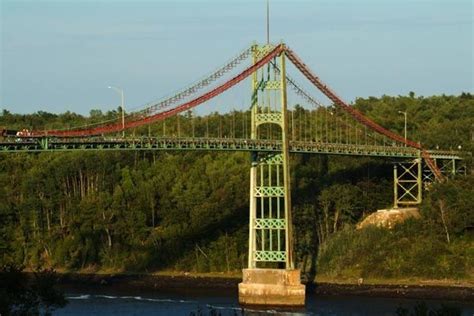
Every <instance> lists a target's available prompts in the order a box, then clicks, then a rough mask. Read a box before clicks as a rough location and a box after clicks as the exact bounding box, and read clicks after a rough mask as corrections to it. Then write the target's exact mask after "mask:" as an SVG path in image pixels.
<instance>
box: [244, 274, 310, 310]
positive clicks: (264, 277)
mask: <svg viewBox="0 0 474 316" xmlns="http://www.w3.org/2000/svg"><path fill="white" fill-rule="evenodd" d="M239 303H240V304H242V305H273V306H304V303H305V286H304V285H303V284H301V280H300V270H283V269H243V270H242V283H239Z"/></svg>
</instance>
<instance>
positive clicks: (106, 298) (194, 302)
mask: <svg viewBox="0 0 474 316" xmlns="http://www.w3.org/2000/svg"><path fill="white" fill-rule="evenodd" d="M66 296H67V298H68V300H69V304H68V305H67V306H66V307H65V308H62V309H58V310H56V311H55V312H54V313H53V314H54V315H101V316H106V315H193V313H194V315H244V314H245V315H266V314H277V315H321V316H324V315H328V316H329V315H331V316H340V315H351V316H352V315H353V316H356V315H357V316H363V315H367V316H369V315H374V316H375V315H377V316H380V315H387V316H388V315H397V313H396V311H397V308H399V307H403V308H408V309H409V310H410V312H412V311H413V308H414V306H415V305H418V306H419V304H420V301H419V300H409V299H401V298H374V297H355V296H353V297H350V296H349V297H347V296H344V297H341V296H316V295H315V294H311V293H309V294H307V300H306V306H305V308H302V309H290V310H282V309H276V308H264V309H244V310H242V309H241V307H240V306H239V304H238V300H237V293H236V291H235V290H232V289H219V290H202V289H200V290H192V289H182V290H179V289H174V290H171V291H166V292H164V291H158V292H157V291H154V292H150V291H148V292H146V291H137V290H133V289H132V290H125V289H121V290H119V291H117V290H104V289H100V290H91V289H90V288H89V289H87V291H84V290H78V289H75V290H71V289H67V291H66ZM423 302H424V304H426V305H427V306H428V308H430V309H435V310H439V309H440V308H441V306H442V304H444V305H449V306H453V307H455V308H457V309H458V310H459V311H460V315H466V316H468V315H469V316H472V315H474V303H470V302H457V301H447V302H441V301H434V300H424V301H423Z"/></svg>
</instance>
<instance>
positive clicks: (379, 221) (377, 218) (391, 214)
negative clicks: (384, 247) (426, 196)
mask: <svg viewBox="0 0 474 316" xmlns="http://www.w3.org/2000/svg"><path fill="white" fill-rule="evenodd" d="M420 217H421V215H420V212H419V211H418V209H417V208H416V207H409V208H393V209H388V210H378V211H377V212H375V213H372V214H370V215H369V216H367V217H366V218H365V219H364V220H363V221H362V222H360V223H359V224H357V226H356V227H357V229H361V228H364V227H367V226H368V225H375V226H378V227H385V228H388V229H392V228H393V227H394V226H395V225H396V224H398V223H403V222H404V221H405V220H407V219H408V218H420Z"/></svg>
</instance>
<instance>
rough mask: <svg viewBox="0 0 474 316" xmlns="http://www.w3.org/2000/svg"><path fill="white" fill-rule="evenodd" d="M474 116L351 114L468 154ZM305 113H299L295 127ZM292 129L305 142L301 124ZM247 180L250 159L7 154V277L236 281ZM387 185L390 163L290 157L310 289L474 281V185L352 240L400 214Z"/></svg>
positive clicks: (96, 115) (37, 116) (185, 120)
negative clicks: (229, 274) (223, 277)
mask: <svg viewBox="0 0 474 316" xmlns="http://www.w3.org/2000/svg"><path fill="white" fill-rule="evenodd" d="M473 102H474V99H473V96H472V95H471V94H462V95H460V96H433V97H429V98H424V97H416V96H415V95H414V94H410V95H409V96H399V97H389V96H383V97H381V98H373V97H370V98H367V99H357V101H356V102H355V107H356V108H358V109H359V110H361V111H362V112H364V113H366V114H368V115H369V116H370V117H371V118H372V119H374V120H375V121H377V122H378V123H380V124H381V125H383V126H384V127H386V128H389V129H391V130H393V131H396V132H399V133H402V132H403V116H402V115H400V114H398V111H408V113H409V122H408V123H409V124H408V126H409V129H408V132H409V138H412V139H414V140H419V139H423V141H424V143H425V144H427V145H429V146H430V147H435V146H437V145H438V146H440V147H441V148H446V149H449V148H453V149H454V148H457V147H458V146H459V145H461V146H462V148H463V149H465V150H467V151H469V150H470V151H472V149H473V147H472V139H473V138H472V137H473V134H472V126H473V123H474V121H473V119H474V113H473V109H474V104H473ZM306 112H308V111H307V110H305V109H303V108H302V107H297V108H296V109H295V117H305V115H306V114H307V113H306ZM315 113H316V114H317V111H316V112H315ZM119 114H120V113H119V111H111V112H107V113H102V112H101V111H100V110H92V111H91V112H90V117H83V116H81V115H77V114H74V113H70V112H66V113H64V114H59V115H57V114H51V113H46V112H38V113H34V114H30V115H17V114H12V113H10V112H8V111H4V112H3V115H2V116H1V117H0V126H7V127H8V128H30V129H31V128H34V129H42V128H67V127H71V126H78V125H84V124H93V123H95V122H101V121H106V120H114V119H116V118H117V117H118V116H119ZM244 118H249V113H248V112H232V113H227V114H223V115H220V114H218V113H212V114H210V115H208V116H203V117H195V118H194V121H193V124H191V119H192V115H191V113H186V114H184V115H181V116H179V118H178V117H173V118H170V119H167V120H166V122H158V123H155V124H152V125H151V126H150V127H149V128H148V127H140V128H137V129H136V130H133V131H132V133H133V134H134V135H147V134H148V133H150V134H151V135H160V136H161V135H163V134H164V135H167V136H171V135H176V136H177V135H178V134H181V135H192V133H193V131H194V132H195V133H196V135H208V136H209V137H219V136H220V137H223V136H225V135H232V134H234V135H235V134H237V135H248V132H249V131H248V126H247V125H245V124H240V123H238V124H234V123H235V122H244V120H243V119H244ZM178 126H181V129H178ZM191 127H193V130H192V129H191ZM231 127H233V128H234V129H231ZM295 127H296V130H295V133H296V134H297V135H299V134H301V133H302V129H301V127H302V124H301V121H300V122H299V123H298V121H297V122H296V123H295ZM272 132H274V131H271V130H270V129H269V130H267V129H264V130H262V133H263V134H265V133H272ZM300 136H302V137H301V138H302V139H305V138H309V137H310V136H311V135H300ZM229 137H230V136H229ZM466 161H468V163H470V161H471V158H470V157H469V156H467V159H466ZM248 167H249V157H248V154H245V153H232V154H228V153H227V154H224V153H220V154H215V153H196V152H189V153H169V152H164V153H163V152H160V153H158V152H94V153H93V152H65V153H41V154H8V155H7V154H1V156H0V201H1V203H0V264H17V265H25V266H27V267H28V268H31V269H35V268H41V267H56V268H61V269H64V270H72V271H76V270H80V269H88V270H89V271H94V270H100V269H102V270H106V271H154V270H163V269H169V270H182V271H195V272H209V271H211V272H217V271H234V270H238V269H241V268H243V267H245V266H246V263H247V258H246V257H247V244H248V241H247V238H248V183H249V179H248V174H249V173H248ZM468 170H469V166H468ZM392 176H393V175H392V165H391V162H390V161H386V160H378V159H375V158H368V157H366V158H362V157H361V158H358V159H356V158H354V157H341V156H338V157H336V156H334V157H327V156H318V155H295V156H293V157H292V160H291V184H292V203H293V214H294V216H293V217H294V218H293V220H294V225H295V227H296V229H295V231H294V234H295V243H296V244H295V252H296V261H297V263H298V265H299V266H300V267H301V268H302V269H303V272H304V273H305V274H306V276H307V277H308V278H309V279H311V278H312V277H314V272H315V271H316V270H317V271H318V272H319V273H323V274H327V275H335V276H377V277H399V276H420V277H430V278H441V277H463V276H466V275H469V273H470V272H472V271H471V270H472V268H469V267H472V266H474V261H473V260H474V259H473V257H474V254H473V251H472V249H473V247H472V228H473V226H474V224H473V218H474V215H473V210H474V205H473V199H472V196H473V192H472V188H473V187H474V182H473V177H472V176H468V177H465V178H461V179H458V180H455V181H449V182H447V183H445V184H438V185H433V186H432V187H430V189H429V194H428V195H426V196H425V204H424V205H423V207H422V213H423V220H421V221H408V222H406V223H405V224H403V225H399V226H397V227H396V229H394V230H393V231H387V230H383V229H377V228H373V229H366V230H362V231H355V230H354V229H353V227H354V224H355V223H357V222H358V221H359V220H360V219H361V218H363V217H364V216H365V214H367V213H369V212H373V211H375V210H376V209H380V208H385V207H387V206H389V205H391V203H392V194H393V193H392V190H393V189H392ZM447 235H449V242H448V240H447V239H448V238H447ZM470 269H471V270H470Z"/></svg>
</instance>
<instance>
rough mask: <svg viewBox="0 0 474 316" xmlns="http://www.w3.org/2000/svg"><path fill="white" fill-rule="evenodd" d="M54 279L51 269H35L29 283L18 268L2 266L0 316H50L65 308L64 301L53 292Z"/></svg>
mask: <svg viewBox="0 0 474 316" xmlns="http://www.w3.org/2000/svg"><path fill="white" fill-rule="evenodd" d="M56 279H57V277H56V274H55V272H54V271H52V270H38V271H36V272H34V274H33V276H32V278H31V280H30V278H28V276H27V274H25V273H23V272H22V269H21V268H18V267H16V266H14V265H5V266H2V268H1V269H0V314H1V315H51V313H52V311H53V310H55V309H56V308H60V307H64V306H66V304H67V300H66V298H65V297H64V294H63V293H62V292H61V291H59V290H58V289H56V283H57V280H56Z"/></svg>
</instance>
